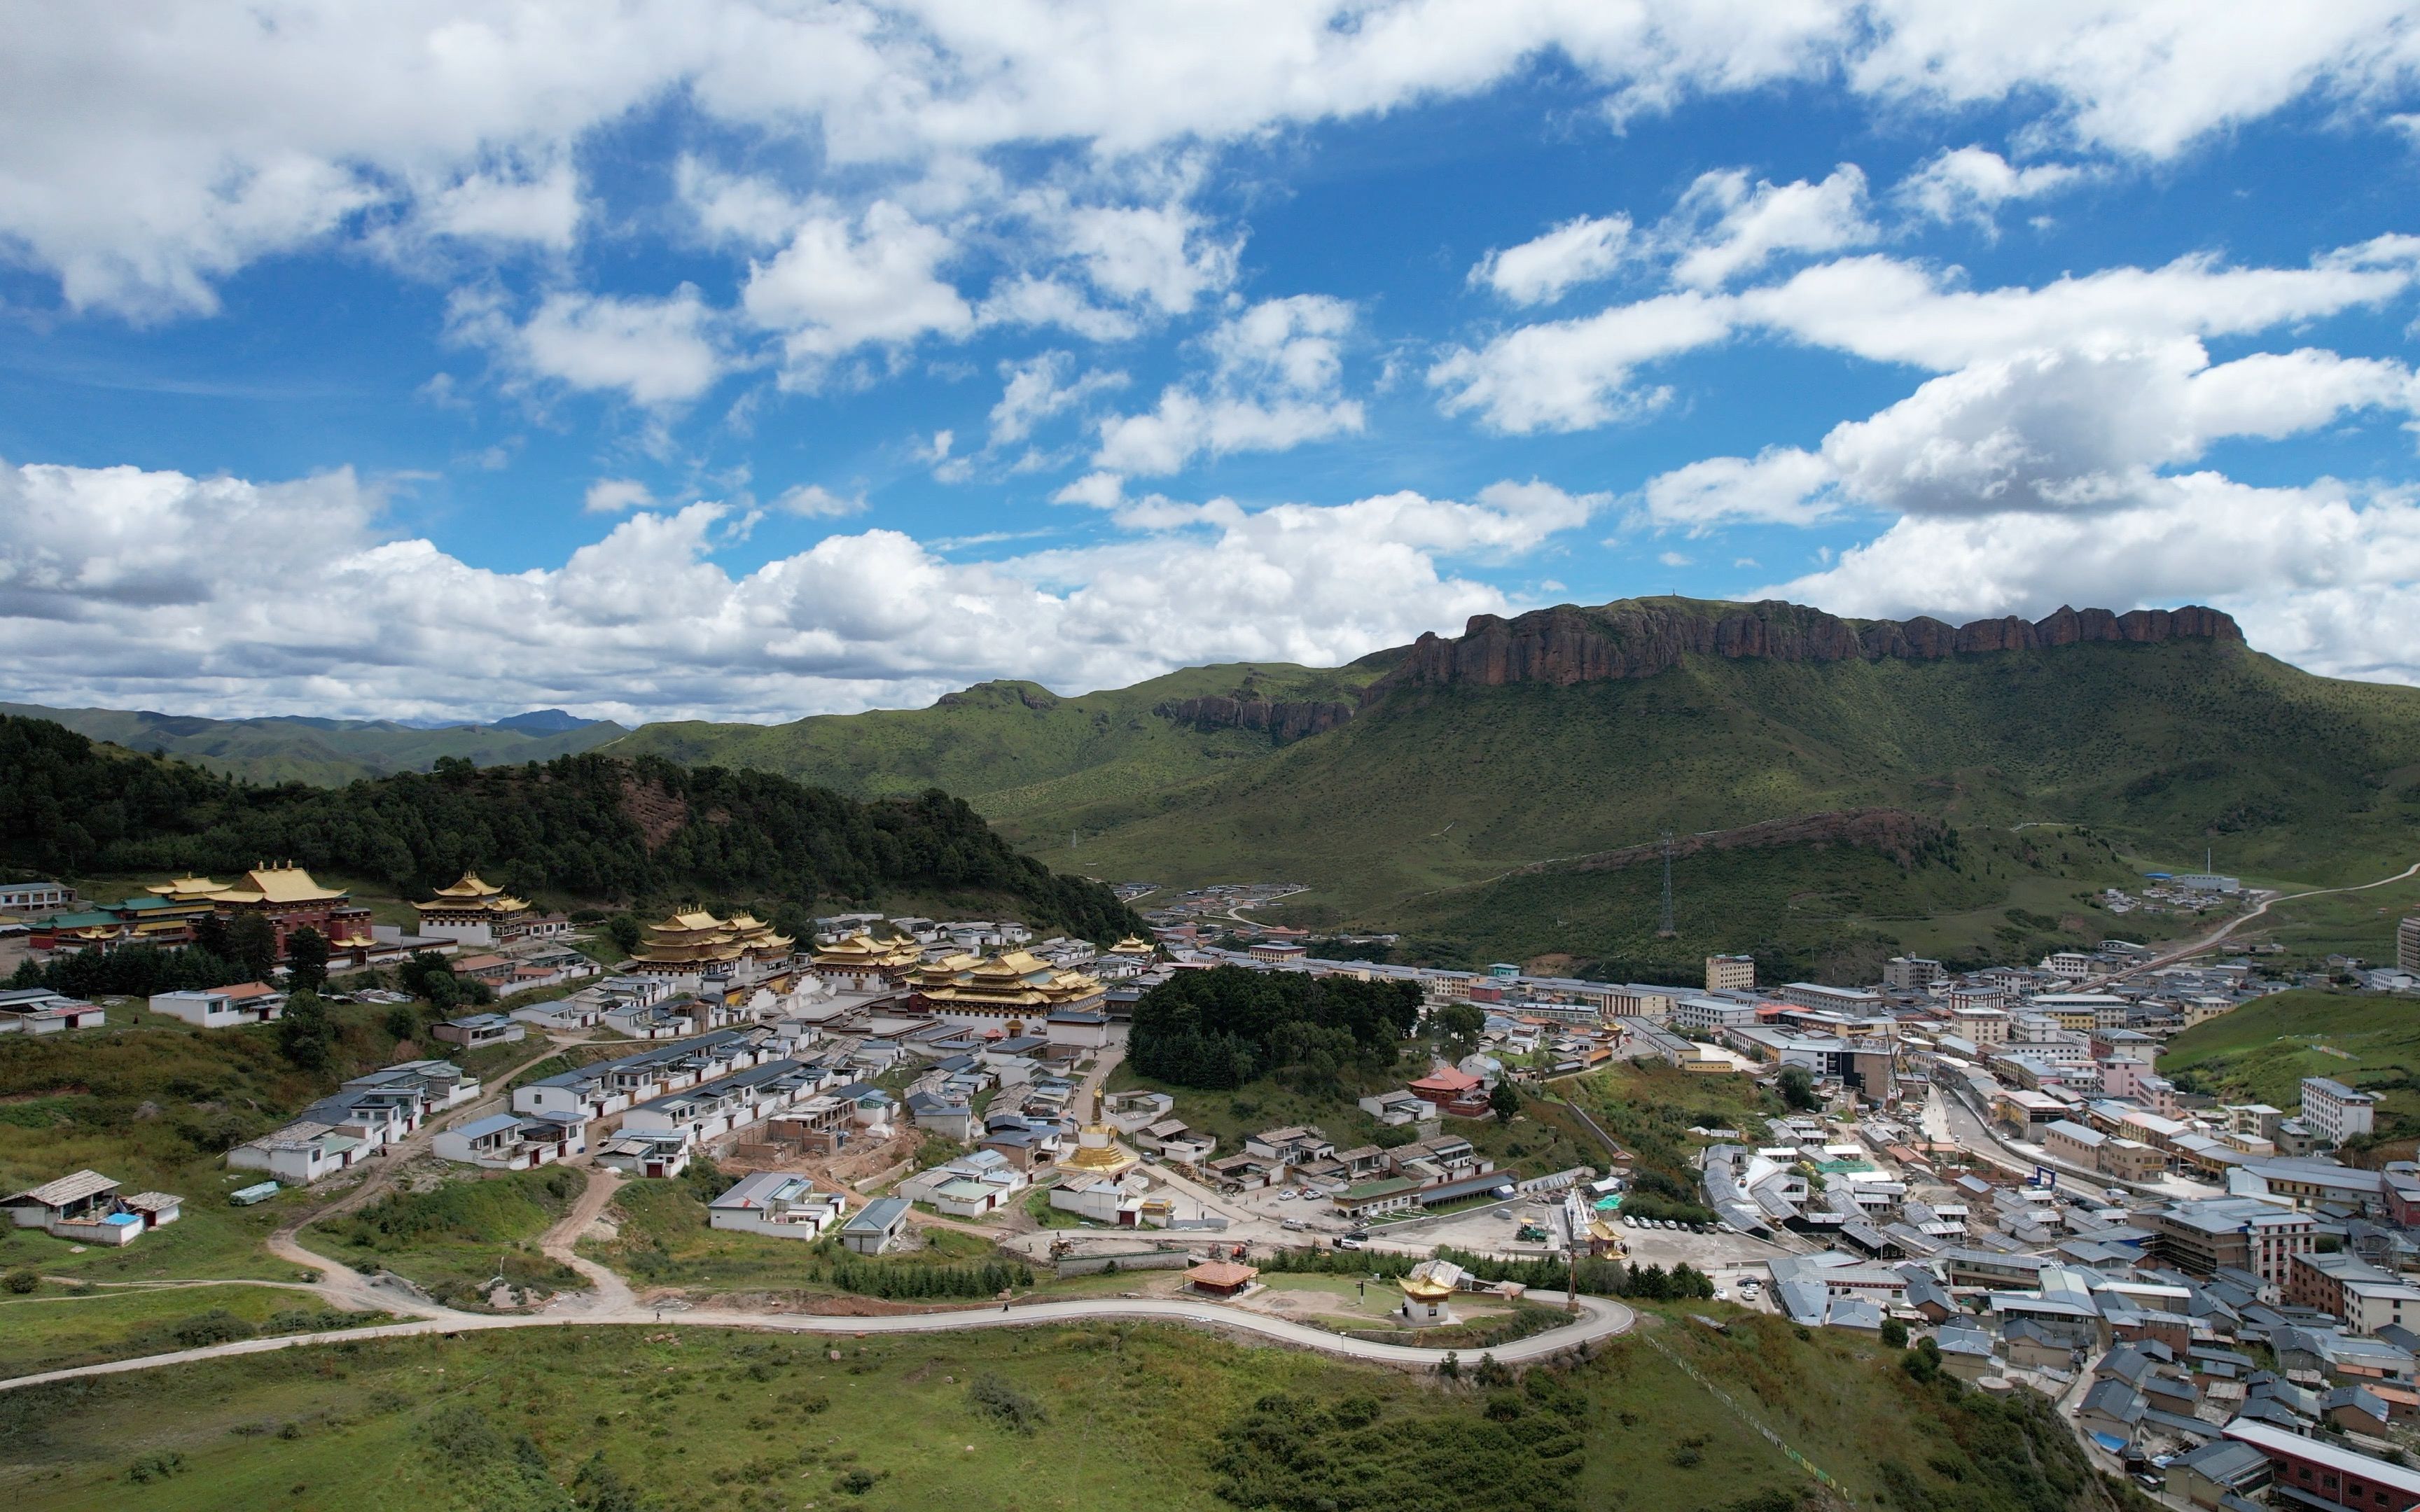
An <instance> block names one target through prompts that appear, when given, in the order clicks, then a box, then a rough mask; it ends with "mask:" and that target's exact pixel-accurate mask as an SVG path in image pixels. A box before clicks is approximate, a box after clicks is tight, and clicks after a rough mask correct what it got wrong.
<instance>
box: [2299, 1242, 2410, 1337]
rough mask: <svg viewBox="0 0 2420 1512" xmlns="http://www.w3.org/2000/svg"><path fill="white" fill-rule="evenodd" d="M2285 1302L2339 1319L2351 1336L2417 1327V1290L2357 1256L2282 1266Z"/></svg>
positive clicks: (2308, 1259) (2304, 1257)
mask: <svg viewBox="0 0 2420 1512" xmlns="http://www.w3.org/2000/svg"><path fill="white" fill-rule="evenodd" d="M2285 1292H2286V1300H2287V1301H2288V1302H2289V1303H2291V1304H2294V1305H2295V1306H2297V1307H2316V1308H2318V1309H2319V1311H2321V1312H2323V1313H2326V1314H2327V1315H2328V1316H2330V1317H2332V1318H2335V1319H2341V1320H2342V1321H2343V1323H2344V1325H2345V1327H2346V1328H2348V1329H2350V1330H2351V1331H2352V1332H2353V1333H2355V1334H2375V1333H2377V1332H2378V1331H2379V1330H2380V1329H2381V1328H2384V1327H2385V1326H2386V1325H2387V1324H2389V1323H2395V1324H2397V1325H2401V1326H2405V1327H2409V1326H2411V1325H2412V1324H2413V1323H2415V1322H2420V1288H2414V1287H2412V1286H2411V1285H2410V1284H2409V1283H2407V1282H2405V1281H2404V1280H2403V1279H2402V1278H2401V1277H2400V1276H2397V1275H2391V1274H2389V1273H2386V1272H2384V1271H2381V1270H2380V1269H2379V1268H2378V1267H2377V1266H2375V1265H2372V1264H2370V1263H2369V1262H2368V1261H2367V1260H2365V1259H2363V1258H2362V1257H2359V1256H2357V1255H2347V1254H2341V1253H2339V1254H2335V1255H2301V1254H2297V1255H2294V1256H2292V1257H2289V1258H2288V1262H2287V1266H2286V1286H2285Z"/></svg>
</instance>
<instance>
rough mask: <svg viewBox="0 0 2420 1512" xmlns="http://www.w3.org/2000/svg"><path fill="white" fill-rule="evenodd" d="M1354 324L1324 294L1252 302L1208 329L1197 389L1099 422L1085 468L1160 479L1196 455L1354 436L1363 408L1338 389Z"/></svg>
mask: <svg viewBox="0 0 2420 1512" xmlns="http://www.w3.org/2000/svg"><path fill="white" fill-rule="evenodd" d="M1352 328H1353V306H1352V305H1351V304H1350V303H1349V302H1347V301H1343V300H1338V299H1330V298H1328V297H1326V296H1325V295H1317V294H1297V295H1294V296H1292V297H1290V298H1287V299H1277V300H1264V301H1261V302H1260V303H1258V304H1255V305H1252V306H1251V307H1249V309H1247V310H1245V311H1244V312H1243V313H1242V314H1241V315H1238V316H1234V317H1233V319H1230V320H1227V321H1225V322H1222V323H1221V324H1220V325H1219V326H1218V329H1216V330H1215V331H1213V332H1211V333H1210V335H1209V336H1208V338H1207V339H1206V341H1205V343H1204V345H1205V346H1206V347H1207V349H1208V351H1209V353H1210V356H1211V359H1212V367H1211V371H1210V373H1209V375H1208V377H1207V378H1206V380H1205V381H1204V383H1203V384H1202V386H1201V387H1199V388H1191V387H1185V386H1180V385H1171V386H1170V387H1168V388H1167V389H1164V390H1162V391H1161V393H1160V396H1159V403H1158V404H1157V405H1156V407H1155V408H1153V409H1150V410H1148V411H1146V412H1144V413H1141V414H1133V415H1117V416H1112V417H1110V418H1109V419H1107V420H1104V421H1103V422H1102V423H1101V444H1100V449H1099V450H1098V451H1097V452H1095V453H1094V456H1093V465H1094V467H1096V468H1100V469H1104V470H1107V471H1114V472H1125V473H1144V474H1156V473H1168V472H1174V471H1178V470H1180V469H1182V468H1183V467H1184V466H1185V465H1186V464H1187V462H1189V461H1191V460H1192V459H1193V458H1194V457H1195V456H1197V455H1202V454H1203V453H1208V454H1210V455H1214V456H1216V455H1224V454H1227V453H1230V452H1281V451H1285V450H1288V449H1290V448H1292V447H1295V446H1299V445H1302V444H1303V443H1304V442H1306V441H1313V440H1322V439H1324V438H1326V437H1329V436H1334V435H1337V434H1340V433H1342V432H1345V431H1357V430H1359V429H1360V428H1361V424H1362V409H1361V402H1360V401H1359V400H1358V399H1350V398H1346V397H1343V395H1342V378H1343V351H1342V343H1343V339H1344V337H1345V336H1346V335H1347V334H1348V333H1349V332H1351V330H1352Z"/></svg>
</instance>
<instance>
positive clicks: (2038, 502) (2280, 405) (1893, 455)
mask: <svg viewBox="0 0 2420 1512" xmlns="http://www.w3.org/2000/svg"><path fill="white" fill-rule="evenodd" d="M2415 407H2420V389H2415V381H2414V378H2413V377H2412V373H2411V371H2410V370H2409V369H2407V368H2405V367H2404V366H2403V365H2402V364H2401V363H2391V362H2383V361H2379V360H2376V359H2370V358H2347V357H2342V356H2339V355H2337V354H2336V353H2334V352H2329V351H2322V350H2318V349H2314V348H2304V349H2302V350H2297V351H2292V352H2275V353H2273V352H2258V353H2254V354H2252V355H2250V356H2247V357H2242V358H2238V359H2237V360H2235V361H2234V362H2231V363H2219V364H2217V365H2214V366H2213V365H2212V364H2211V361H2210V356H2209V353H2208V352H2207V351H2206V350H2205V349H2204V348H2203V347H2202V345H2201V344H2200V343H2199V342H2197V341H2193V340H2189V339H2184V340H2175V341H2169V342H2164V343H2161V344H2158V345H2155V346H2150V347H2135V348H2125V349H2118V350H2102V351H2055V350H2033V351H2025V352H2020V353H2015V354H2012V355H2010V356H2008V357H2004V358H1994V359H1991V360H1987V361H1983V362H1978V363H1974V364H1972V365H1970V366H1968V367H1965V368H1962V369H1961V370H1959V371H1958V372H1955V373H1951V374H1947V375H1945V376H1944V377H1941V378H1933V379H1931V380H1929V381H1928V382H1926V383H1924V384H1922V385H1921V386H1919V387H1918V388H1917V389H1916V392H1915V393H1912V394H1910V395H1909V396H1908V397H1907V398H1905V399H1902V400H1900V402H1899V403H1897V404H1895V405H1892V406H1890V407H1889V408H1888V409H1884V410H1882V411H1881V412H1880V413H1877V414H1875V415H1872V416H1870V417H1869V418H1867V419H1864V420H1855V421H1848V422H1845V423H1843V424H1838V425H1836V426H1834V427H1833V428H1832V430H1831V432H1830V433H1829V434H1828V435H1826V436H1825V437H1824V438H1823V445H1822V446H1821V448H1820V449H1819V450H1818V451H1815V452H1807V451H1802V450H1799V449H1796V448H1792V447H1776V448H1770V449H1768V450H1766V451H1765V452H1763V453H1761V454H1760V455H1758V456H1757V457H1755V458H1754V459H1753V460H1750V459H1746V458H1742V457H1710V458H1708V459H1706V460H1704V461H1701V462H1694V463H1691V464H1690V465H1688V466H1687V467H1683V468H1680V469H1676V470H1674V471H1670V472H1667V473H1664V474H1661V475H1660V476H1658V477H1656V478H1653V479H1652V480H1650V481H1649V483H1648V485H1647V487H1646V489H1645V490H1644V493H1645V500H1646V504H1647V510H1648V515H1649V517H1650V518H1651V519H1652V521H1653V522H1654V523H1656V524H1659V525H1667V526H1684V527H1688V528H1691V529H1702V528H1704V527H1707V526H1710V525H1714V524H1717V523H1724V522H1731V521H1739V522H1756V523H1780V524H1808V523H1812V522H1813V521H1815V520H1818V519H1821V518H1823V517H1826V516H1829V515H1831V514H1834V513H1836V512H1837V511H1838V509H1839V508H1840V507H1842V506H1843V505H1844V504H1858V505H1864V506H1866V507H1869V508H1872V509H1876V510H1882V511H1887V512H1890V513H1894V514H1899V515H1903V516H1970V517H1971V516H1999V515H2015V516H2023V517H2033V518H2039V517H2040V516H2042V515H2044V514H2057V513H2071V512H2076V513H2087V514H2089V513H2102V512H2108V511H2112V510H2118V509H2125V508H2133V507H2135V506H2137V505H2139V504H2140V503H2141V502H2142V501H2145V500H2149V499H2158V498H2165V497H2167V496H2168V490H2169V488H2170V487H2171V485H2172V480H2170V479H2168V478H2166V477H2164V476H2163V470H2164V469H2167V468H2170V467H2173V466H2177V465H2180V464H2187V463H2192V462H2195V461H2197V460H2199V459H2200V458H2201V457H2202V455H2204V454H2205V453H2206V452H2207V451H2208V450H2209V449H2210V447H2211V446H2212V445H2213V444H2215V443H2217V442H2219V441H2222V440H2233V439H2238V438H2257V439H2260V440H2277V439H2279V438H2282V437H2286V436H2292V435H2298V434H2301V433H2303V432H2305V431H2309V430H2314V429H2317V428H2319V427H2320V426H2324V425H2328V424H2334V423H2335V422H2336V421H2337V420H2338V419H2339V418H2341V417H2344V416H2347V415H2350V414H2353V413H2357V412H2359V411H2363V410H2369V409H2388V410H2391V411H2396V412H2400V413H2405V414H2409V413H2410V412H2412V410H2413V409H2415Z"/></svg>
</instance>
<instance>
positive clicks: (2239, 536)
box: [1760, 472, 2420, 682]
mask: <svg viewBox="0 0 2420 1512" xmlns="http://www.w3.org/2000/svg"><path fill="white" fill-rule="evenodd" d="M1760 592H1761V593H1764V594H1777V595H1780V596H1784V597H1789V598H1794V599H1798V600H1801V601H1812V602H1816V603H1820V604H1823V606H1824V607H1826V608H1828V609H1833V610H1834V611H1836V612H1838V613H1843V614H1874V615H1903V614H1909V613H1917V612H1927V613H1934V614H1940V615H1943V616H1945V617H1949V618H1952V619H1953V620H1954V619H1962V618H1976V617H1981V616H1987V615H1999V614H2024V615H2029V616H2040V615H2041V614H2044V613H2047V612H2049V611H2050V610H2051V609H2055V608H2056V607H2057V606H2059V605H2060V604H2078V605H2083V604H2093V605H2102V606H2108V607H2115V608H2120V609H2131V608H2133V607H2135V606H2138V605H2154V606H2156V605H2173V604H2181V603H2206V604H2212V605H2215V606H2217V607H2218V608H2220V609H2226V610H2227V611H2229V612H2230V613H2232V614H2234V615H2235V616H2236V617H2237V619H2238V620H2239V621H2241V622H2242V625H2243V627H2244V631H2245V634H2246V635H2247V636H2248V637H2249V638H2250V639H2251V640H2252V642H2253V644H2255V645H2256V646H2257V647H2259V648H2260V649H2261V650H2263V651H2267V652H2269V653H2270V654H2272V655H2273V656H2283V657H2286V658H2287V659H2288V660H2291V661H2294V662H2296V663H2298V664H2300V665H2302V666H2305V667H2308V668H2310V669H2312V670H2313V671H2320V672H2326V673H2332V674H2335V675H2339V676H2360V677H2385V678H2391V679H2393V680H2396V681H2399V682H2415V681H2420V658H2415V657H2414V656H2412V651H2411V648H2412V645H2413V644H2415V640H2414V637H2415V634H2420V507H2415V506H2414V504H2413V501H2412V499H2411V497H2410V496H2409V495H2408V494H2399V493H2387V494H2370V495H2367V496H2365V495H2364V494H2363V493H2361V492H2360V491H2357V490H2354V489H2351V488H2348V487H2346V486H2341V485H2338V484H2335V483H2332V482H2326V481H2322V482H2320V483H2318V484H2314V485H2312V486H2306V487H2299V488H2260V487H2251V486H2245V485H2243V484H2240V483H2235V482H2231V481H2230V480H2228V479H2226V478H2222V477H2219V476H2217V475H2216V474H2213V473H2207V472H2203V473H2194V474H2190V475H2188V476H2184V477H2179V478H2164V479H2161V480H2159V481H2158V482H2157V483H2156V484H2154V485H2152V486H2150V487H2149V488H2148V489H2146V491H2145V492H2144V493H2143V494H2141V495H2140V496H2138V497H2137V498H2136V499H2135V500H2134V501H2132V502H2130V503H2129V504H2128V505H2127V506H2125V507H2123V508H2119V509H2115V510H2108V511H2102V512H2096V513H2092V514H2088V515H2081V514H2075V515H2064V516H2043V515H2022V514H2014V513H2009V514H1997V515H1985V516H1979V517H1978V516H1971V515H1969V516H1927V517H1916V516H1911V517H1907V518H1905V519H1902V520H1900V522H1899V523H1897V524H1895V525H1893V526H1892V527H1891V528H1890V529H1889V530H1887V531H1885V532H1883V533H1882V535H1880V536H1879V537H1877V538H1876V539H1875V540H1873V541H1871V542H1869V543H1868V544H1866V545H1864V546H1859V547H1855V548H1851V549H1850V550H1848V551H1845V552H1843V553H1841V556H1840V560H1839V562H1838V563H1837V564H1836V565H1834V566H1832V567H1830V568H1829V569H1828V570H1825V571H1823V572H1819V573H1815V574H1812V575H1810V576H1807V577H1804V578H1800V579H1794V580H1792V581H1790V582H1785V583H1779V584H1776V585H1774V586H1772V587H1770V588H1767V589H1763V590H1760Z"/></svg>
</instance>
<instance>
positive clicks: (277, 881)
mask: <svg viewBox="0 0 2420 1512" xmlns="http://www.w3.org/2000/svg"><path fill="white" fill-rule="evenodd" d="M344 896H345V894H344V892H343V891H342V890H340V889H338V888H334V887H321V886H319V884H318V883H317V882H315V881H313V880H312V878H311V873H310V872H305V871H304V870H302V868H301V867H299V866H268V865H262V866H256V867H254V868H253V869H252V870H251V871H249V872H245V873H244V874H243V880H242V881H240V882H236V883H232V884H230V885H228V886H227V887H223V888H221V889H220V890H218V891H217V892H214V893H212V894H210V901H211V902H212V903H336V902H339V901H340V900H342V899H343V898H344Z"/></svg>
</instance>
